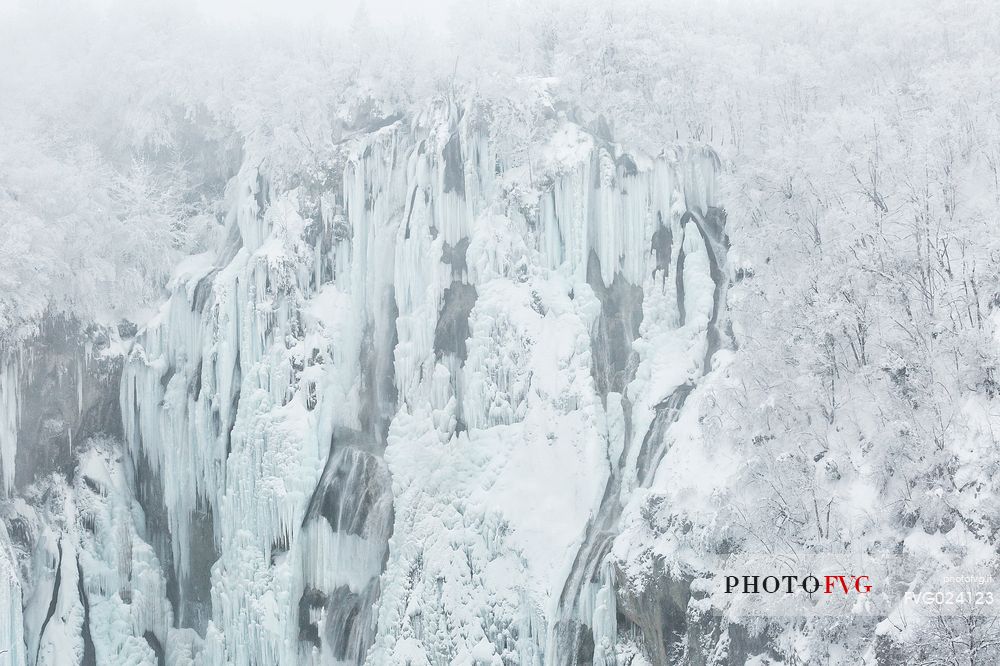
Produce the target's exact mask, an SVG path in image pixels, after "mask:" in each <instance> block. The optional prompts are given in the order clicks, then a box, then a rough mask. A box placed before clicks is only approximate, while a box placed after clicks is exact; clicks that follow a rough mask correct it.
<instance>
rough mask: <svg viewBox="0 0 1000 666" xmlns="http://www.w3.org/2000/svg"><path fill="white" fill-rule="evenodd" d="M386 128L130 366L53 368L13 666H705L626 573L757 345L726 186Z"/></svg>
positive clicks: (11, 632) (257, 223)
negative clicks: (701, 410) (725, 357)
mask: <svg viewBox="0 0 1000 666" xmlns="http://www.w3.org/2000/svg"><path fill="white" fill-rule="evenodd" d="M370 125H371V127H372V128H375V129H372V130H370V131H368V132H367V133H360V134H359V135H357V136H355V138H353V139H351V140H350V141H348V142H347V143H345V145H344V148H343V154H342V159H341V160H340V161H339V162H337V163H336V164H335V165H334V166H332V167H331V171H330V173H327V174H323V177H322V178H314V179H299V180H298V181H297V184H296V185H295V186H293V185H292V184H291V183H290V181H289V180H288V179H287V178H279V177H278V176H276V175H275V174H269V173H268V172H267V167H266V160H264V159H262V157H263V156H259V155H253V154H247V155H246V157H245V160H244V166H243V167H242V169H241V170H240V172H239V174H238V175H237V176H235V177H234V178H233V179H232V181H231V183H230V186H229V189H228V193H227V197H228V198H227V205H228V209H229V217H228V219H227V225H228V226H229V233H228V241H227V243H226V245H225V246H224V247H221V248H219V249H218V251H217V252H212V253H208V254H205V255H200V256H197V257H192V258H191V259H189V260H188V261H186V262H185V263H184V264H183V265H182V266H180V267H179V268H178V270H177V272H176V275H175V278H174V279H173V281H172V283H171V286H170V296H169V299H168V300H167V301H166V302H165V303H164V304H163V305H162V307H161V308H160V309H159V312H158V313H157V314H156V316H155V317H153V318H152V320H150V321H149V322H148V323H146V325H145V326H144V328H143V329H141V330H140V331H139V332H138V334H137V335H136V337H135V339H134V343H133V344H132V345H131V347H130V349H129V350H128V352H127V355H126V356H125V358H124V363H123V366H121V365H115V363H120V362H121V361H120V360H118V361H114V362H109V363H111V364H110V365H108V367H107V369H106V370H105V369H102V370H100V371H95V370H94V369H93V368H94V366H92V365H88V366H80V367H81V368H83V367H86V368H90V370H89V372H84V371H82V370H80V369H77V370H75V372H76V374H73V373H74V370H73V367H72V364H71V363H70V362H69V361H68V360H67V359H70V358H71V357H72V353H71V351H65V352H63V351H60V352H58V353H51V354H45V355H44V358H41V357H38V356H36V358H35V360H34V365H30V362H29V361H25V359H24V356H23V355H22V357H20V360H19V361H18V362H19V363H20V366H19V368H20V370H19V372H20V373H21V374H20V377H21V379H20V380H18V382H17V383H16V387H15V388H16V391H14V393H16V399H17V400H18V404H19V405H20V407H19V410H18V411H19V414H20V418H19V420H17V422H16V423H17V426H16V430H17V431H18V432H19V442H22V443H23V442H30V450H25V449H26V448H29V447H25V446H24V445H22V444H21V443H19V444H18V445H17V446H16V449H15V450H16V465H15V473H14V479H13V483H12V484H11V483H8V488H9V489H10V488H11V486H13V487H16V489H18V490H20V491H24V492H25V493H26V496H27V497H29V499H30V501H29V503H28V504H29V505H30V506H28V505H25V507H23V508H22V509H20V510H18V511H10V512H8V513H9V515H8V516H7V525H8V530H9V529H10V527H11V526H12V525H15V524H23V525H25V526H27V527H25V529H24V531H25V532H26V534H25V535H24V536H23V538H22V537H14V535H11V539H12V540H13V541H15V542H18V543H19V544H20V545H19V546H17V549H19V550H17V549H12V550H11V555H10V557H8V558H7V560H5V561H4V562H5V564H4V566H5V569H4V570H5V571H8V572H10V571H11V570H12V569H14V568H17V564H16V562H17V561H18V560H20V562H21V566H20V568H21V570H22V572H21V574H20V575H18V576H9V579H10V581H9V585H7V586H6V587H4V588H3V593H5V594H7V595H9V596H10V597H11V598H14V597H16V596H17V595H19V594H20V595H23V597H24V598H25V599H30V601H27V602H26V603H25V612H24V617H23V618H16V617H13V616H9V617H5V618H0V620H2V622H0V631H5V632H6V636H7V637H8V638H10V640H13V641H14V642H16V643H17V644H18V646H19V647H20V645H22V644H23V645H24V646H25V651H24V653H23V654H20V653H18V656H16V657H13V656H12V657H11V658H12V659H15V661H14V662H13V663H50V662H51V663H57V662H56V661H54V659H55V657H54V656H51V655H54V654H55V653H56V652H58V649H57V647H53V646H58V645H62V644H64V645H66V646H69V647H68V649H70V650H72V652H73V654H74V655H76V656H75V660H71V663H92V662H93V660H95V659H96V663H117V661H120V660H121V658H122V656H121V655H123V654H125V653H126V652H127V653H128V654H129V655H130V658H132V659H134V661H131V662H129V663H150V664H156V663H172V664H173V663H178V664H179V663H201V664H222V663H231V664H302V663H315V664H361V663H369V664H394V663H398V664H408V663H409V664H452V663H461V664H467V663H468V664H472V663H476V664H500V663H503V664H591V663H593V664H615V663H628V662H629V660H631V663H633V664H638V663H640V661H636V659H638V658H640V655H641V658H644V659H646V660H647V661H648V662H649V663H657V664H658V663H667V661H666V660H667V659H668V658H669V657H671V656H673V655H675V654H677V653H678V650H679V649H683V647H682V644H683V642H684V636H685V635H686V634H687V632H688V628H687V627H686V624H685V618H686V603H687V599H688V597H689V596H690V592H689V590H688V582H686V581H685V580H683V579H675V578H672V577H671V576H670V575H668V574H667V573H666V572H661V573H662V575H659V576H658V578H659V579H660V583H658V585H659V586H658V587H650V588H647V589H645V591H641V592H640V591H638V588H637V587H636V585H634V584H632V582H630V581H629V580H628V575H629V574H628V573H627V571H628V567H625V566H620V565H619V564H616V560H615V557H614V556H613V549H614V545H615V543H616V540H617V539H618V538H619V535H620V533H621V524H622V521H623V520H625V519H626V517H627V516H628V515H629V511H628V510H627V507H628V506H629V504H630V502H631V500H632V498H633V497H634V496H635V495H636V493H642V492H643V489H644V488H647V487H648V486H650V485H651V484H652V483H653V480H654V477H655V474H656V470H657V467H658V466H659V463H660V461H661V460H662V458H663V456H664V453H665V451H666V450H667V449H668V447H669V446H670V441H671V437H672V434H671V433H672V428H673V427H674V426H675V424H676V423H677V421H678V418H679V416H680V415H681V414H682V413H683V411H684V410H685V403H686V401H687V400H688V398H689V396H691V395H692V394H694V393H695V392H697V391H698V386H699V382H700V380H701V378H702V377H703V376H704V375H705V374H706V373H708V372H710V370H711V367H712V360H713V356H714V354H715V353H716V352H717V351H718V350H719V349H721V348H724V347H726V346H728V345H730V344H731V341H730V340H729V337H730V336H729V334H728V333H727V330H726V314H725V313H726V308H725V296H726V286H727V284H728V271H727V268H726V252H727V250H728V243H727V240H726V234H725V213H724V211H723V210H722V209H721V207H720V202H719V201H717V200H716V195H715V178H716V174H717V170H718V162H717V159H716V158H715V156H714V154H713V153H712V152H711V151H710V150H709V149H707V148H703V147H700V146H688V147H682V148H678V149H676V150H675V151H673V152H672V153H670V154H665V155H662V156H659V157H657V158H655V159H648V158H641V159H640V158H638V157H635V156H628V155H623V154H620V153H617V152H616V151H615V149H614V148H613V147H612V146H611V145H610V144H609V143H607V142H606V140H605V139H603V138H600V136H597V135H594V134H591V133H589V132H588V131H586V130H585V129H583V128H581V127H579V126H577V125H574V124H571V123H568V122H567V123H565V125H564V126H563V127H562V128H561V129H560V130H559V132H558V133H557V135H556V136H555V137H554V138H553V140H552V145H546V146H538V147H536V148H537V153H538V155H539V156H540V165H536V167H535V170H534V171H532V172H531V173H530V174H529V173H526V172H524V170H521V169H518V168H514V167H513V166H510V165H512V164H513V158H512V156H509V155H505V154H502V153H498V152H497V149H496V148H495V147H494V146H493V145H492V144H491V142H490V140H489V137H490V133H489V129H488V123H487V122H486V121H485V120H483V118H482V117H481V116H480V115H478V114H476V113H475V112H474V110H467V109H461V108H458V107H457V106H455V105H453V104H445V103H442V104H439V105H437V106H435V107H434V108H433V109H432V110H431V111H429V112H428V113H426V114H424V115H423V116H421V117H419V118H415V119H411V120H407V121H405V122H404V120H403V119H400V118H386V119H381V120H379V119H374V120H373V121H372V123H370ZM567 142H569V143H570V144H571V146H572V148H573V149H572V150H566V149H565V145H566V143H567ZM50 335H55V333H52V334H50ZM60 349H61V348H60ZM67 349H69V347H67ZM119 358H120V357H119ZM43 360H44V363H46V364H48V365H47V366H45V367H44V368H43V367H42V366H41V365H39V364H40V363H42V362H43ZM53 364H61V365H59V367H64V366H65V367H66V368H68V370H67V372H68V374H66V375H64V374H60V372H61V371H60V370H59V369H58V368H57V367H55V366H54V365H53ZM101 367H102V368H103V367H104V366H101ZM119 371H120V383H119V382H118V374H119ZM74 382H76V383H77V384H79V385H80V386H81V387H82V388H79V389H78V393H79V396H82V397H79V399H78V401H77V402H78V404H77V403H73V402H67V398H66V397H65V396H64V395H63V393H61V392H60V391H61V388H62V387H64V386H66V385H69V386H73V385H74ZM109 382H110V384H109ZM109 385H117V386H118V388H117V389H116V390H117V391H118V396H117V399H115V400H109V399H107V394H108V391H107V387H108V386H109ZM10 391H11V388H10V387H9V386H8V385H7V384H6V383H5V384H3V385H0V395H2V396H8V395H9V394H10V393H9V392H10ZM53 392H54V393H55V394H56V397H55V399H44V396H45V395H46V394H49V393H53ZM58 396H62V397H58ZM28 405H30V408H28ZM71 407H76V409H75V410H74V409H71ZM74 414H75V416H74ZM57 421H58V427H56V425H57V424H56V422H57ZM47 424H49V425H47ZM64 431H66V432H69V433H71V434H72V443H71V444H68V443H66V441H65V439H60V438H61V437H62V434H61V433H63V432H64ZM97 433H102V437H101V438H99V440H97V441H96V442H95V441H94V440H91V441H90V442H89V443H87V444H84V440H85V439H86V438H87V437H88V436H91V435H95V434H97ZM116 442H117V443H116ZM5 446H6V443H5ZM61 447H64V448H61ZM4 451H5V453H4V456H3V458H2V462H3V463H4V472H5V475H8V476H9V473H8V466H9V464H10V458H9V455H8V453H7V452H6V451H7V449H6V448H5V449H4ZM53 472H58V473H59V474H56V475H53V474H52V473H53ZM43 477H44V479H48V480H47V481H44V479H43ZM40 479H41V480H43V481H44V482H42V483H40V482H39V480H40ZM32 482H34V485H31V484H32ZM29 485H30V488H29ZM32 489H33V490H32ZM18 521H20V522H18ZM0 536H2V535H0ZM4 541H5V543H6V540H4ZM15 550H17V552H15ZM46 604H50V605H51V604H55V606H56V607H57V612H54V613H51V614H49V615H50V616H51V617H46V613H45V612H44V608H43V607H44V606H45V605H46ZM38 609H42V610H38ZM15 615H17V613H15ZM39 616H40V617H39ZM52 617H55V618H60V619H58V620H57V621H56V624H53V622H54V621H53V620H52V619H51V618H52ZM113 618H118V619H119V620H121V618H125V619H126V620H127V621H126V622H125V624H119V625H115V628H113V629H112V628H110V626H105V625H103V624H101V623H103V622H109V621H111V619H113ZM22 627H23V634H24V635H23V639H18V637H17V636H15V633H16V632H18V631H22ZM60 641H62V643H60ZM47 646H48V647H47ZM123 646H125V647H123ZM46 655H48V656H46ZM47 660H48V661H47Z"/></svg>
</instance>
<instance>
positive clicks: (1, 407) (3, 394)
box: [0, 353, 19, 496]
mask: <svg viewBox="0 0 1000 666" xmlns="http://www.w3.org/2000/svg"><path fill="white" fill-rule="evenodd" d="M18 379H19V377H18V362H17V356H16V355H11V354H7V353H0V475H2V478H0V483H2V485H3V488H2V491H3V495H4V496H7V495H9V494H10V491H11V489H13V487H14V472H15V460H16V458H17V425H18V423H17V417H18V395H17V392H18V391H17V389H18Z"/></svg>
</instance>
